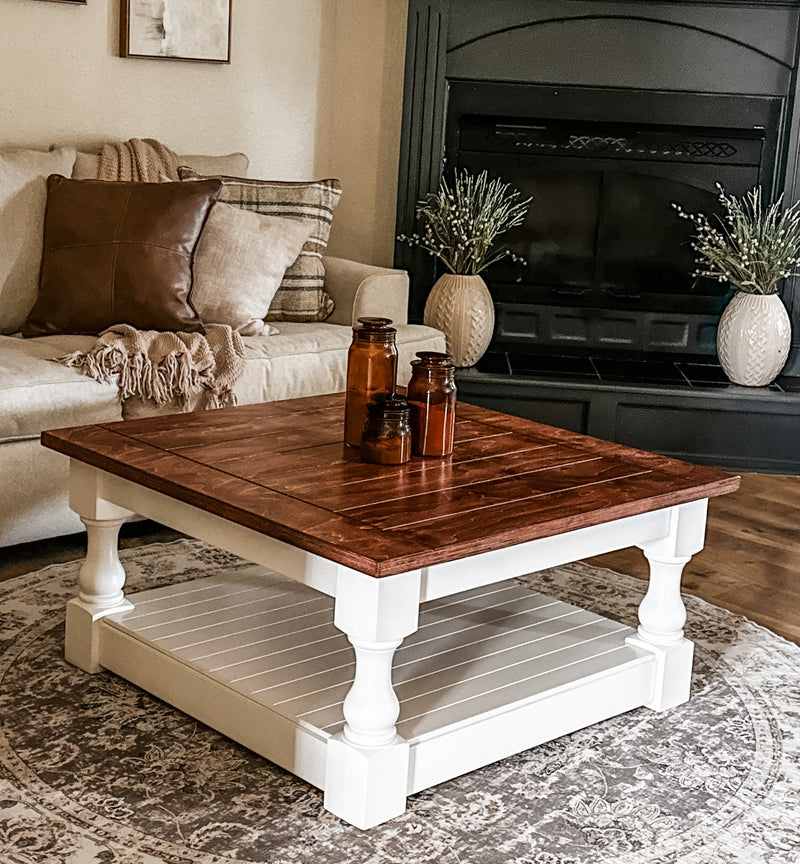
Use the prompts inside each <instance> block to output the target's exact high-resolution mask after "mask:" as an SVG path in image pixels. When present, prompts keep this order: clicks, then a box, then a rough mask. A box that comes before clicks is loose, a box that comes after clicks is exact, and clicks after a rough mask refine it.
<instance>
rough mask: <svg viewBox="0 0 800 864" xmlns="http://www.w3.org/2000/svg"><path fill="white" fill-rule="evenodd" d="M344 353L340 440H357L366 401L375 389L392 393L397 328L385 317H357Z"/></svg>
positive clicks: (373, 393) (348, 441)
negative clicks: (341, 433)
mask: <svg viewBox="0 0 800 864" xmlns="http://www.w3.org/2000/svg"><path fill="white" fill-rule="evenodd" d="M358 323H359V324H360V325H361V326H360V327H357V328H354V330H353V342H352V344H351V345H350V350H349V351H348V353H347V394H346V397H345V409H344V443H345V444H349V445H350V446H351V447H358V446H359V445H360V444H361V430H362V428H363V427H364V420H365V419H366V416H367V403H368V402H369V400H370V399H371V398H372V397H373V396H374V395H375V394H376V393H388V394H392V393H394V386H395V379H396V376H397V345H396V344H395V337H396V335H397V330H395V328H394V327H391V326H390V325H391V323H392V322H391V319H389V318H359V319H358Z"/></svg>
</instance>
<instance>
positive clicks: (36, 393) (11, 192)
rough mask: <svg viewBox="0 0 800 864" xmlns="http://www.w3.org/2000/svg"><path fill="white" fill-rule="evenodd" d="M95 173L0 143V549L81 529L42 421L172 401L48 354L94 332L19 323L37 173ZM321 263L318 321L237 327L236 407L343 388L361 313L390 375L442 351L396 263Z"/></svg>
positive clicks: (208, 167)
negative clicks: (381, 342)
mask: <svg viewBox="0 0 800 864" xmlns="http://www.w3.org/2000/svg"><path fill="white" fill-rule="evenodd" d="M179 161H180V162H181V164H182V165H184V166H188V168H189V169H191V170H193V171H195V172H199V173H200V174H218V175H231V176H238V177H246V176H247V167H248V166H247V157H246V156H244V155H243V154H230V155H228V156H219V157H206V156H191V155H188V156H182V157H179ZM96 171H97V154H96V153H79V152H78V151H76V150H75V149H73V148H69V147H57V148H50V149H49V150H41V151H36V150H0V546H10V545H13V544H18V543H25V542H30V541H34V540H39V539H43V538H47V537H55V536H59V535H63V534H69V533H73V532H76V531H81V530H83V526H82V524H81V523H80V520H79V519H78V518H77V516H76V515H75V514H74V513H73V512H72V511H71V510H70V509H69V506H68V491H67V490H68V473H69V465H68V462H69V460H68V459H67V458H65V457H63V456H61V455H60V454H57V453H54V452H52V451H50V450H47V449H45V448H43V447H42V446H41V444H40V443H39V438H40V433H41V432H42V431H43V430H45V429H53V428H60V427H65V426H74V425H83V424H92V423H102V422H111V421H118V420H122V419H126V418H133V417H142V416H148V415H151V414H154V413H157V412H175V411H178V410H180V409H179V408H178V406H177V405H175V404H167V405H163V406H157V405H155V404H153V403H152V402H149V401H147V400H145V399H142V398H138V397H135V396H134V397H130V398H127V399H125V400H122V399H121V398H120V395H119V388H118V387H117V382H116V381H115V380H114V379H113V377H112V378H111V380H107V381H99V380H94V379H93V378H90V377H88V376H87V375H85V374H83V373H82V372H81V371H79V370H77V369H75V368H71V367H68V366H66V365H63V364H61V363H58V362H54V358H56V357H63V356H64V355H68V354H72V353H73V352H76V351H88V350H89V349H90V348H91V346H92V345H94V343H95V341H96V335H93V334H86V333H84V334H76V333H54V334H48V335H39V336H34V337H30V338H24V337H23V336H22V335H21V333H20V332H19V331H20V327H21V326H22V322H24V321H25V319H26V316H28V315H29V313H30V312H31V307H32V304H33V303H34V301H36V295H35V292H34V293H31V289H30V286H31V284H32V283H33V284H34V285H36V280H37V279H38V274H39V271H40V268H41V258H42V239H41V238H42V232H43V220H44V217H45V205H46V201H47V198H46V194H47V193H46V179H47V177H48V176H49V175H51V174H60V175H62V176H64V177H68V178H79V179H89V178H92V177H93V176H96ZM345 194H346V190H345ZM317 257H319V256H317ZM320 261H321V264H322V267H323V268H324V290H325V293H326V296H327V297H328V298H329V301H328V302H329V303H332V307H333V308H332V311H330V313H329V314H327V316H326V317H325V318H324V320H313V321H312V320H294V321H293V320H285V319H286V316H283V317H281V318H280V320H276V321H272V322H271V324H270V326H269V327H266V328H264V329H265V332H263V333H261V334H258V335H243V336H242V340H243V344H244V360H245V367H244V372H243V374H242V375H241V377H240V378H239V379H238V381H237V383H236V385H235V388H234V395H235V399H236V401H237V402H238V404H249V403H255V402H268V401H273V400H279V399H288V398H293V397H298V396H311V395H318V394H323V393H332V392H337V391H341V390H344V388H345V377H346V369H347V351H348V348H349V345H350V342H351V339H352V328H353V327H354V326H356V322H357V319H358V318H360V317H362V316H367V315H380V316H383V317H388V318H391V319H392V321H393V322H394V325H395V326H396V327H397V344H398V383H399V384H405V383H406V382H407V381H408V378H409V377H410V371H411V367H410V362H411V360H412V359H413V358H414V355H415V353H416V352H417V351H443V350H445V341H444V336H443V334H441V333H440V332H439V331H437V330H434V329H432V328H430V327H426V326H423V325H412V324H409V323H408V322H407V302H408V275H407V273H406V272H405V271H402V270H394V269H389V268H383V267H376V266H371V265H367V264H362V263H357V262H354V261H350V260H346V259H344V258H338V257H331V256H327V255H325V254H322V256H321V258H320ZM20 286H22V287H20ZM328 308H329V307H328ZM275 330H277V332H274V331H275ZM190 407H197V406H190Z"/></svg>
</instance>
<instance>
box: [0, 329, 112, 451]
mask: <svg viewBox="0 0 800 864" xmlns="http://www.w3.org/2000/svg"><path fill="white" fill-rule="evenodd" d="M95 341H96V340H95V337H94V336H42V337H39V338H36V339H20V338H17V337H15V336H0V442H6V441H13V440H19V439H25V438H38V437H39V433H40V432H41V431H42V430H43V429H57V428H60V427H62V426H83V425H85V424H89V423H104V422H106V421H109V420H120V419H122V408H121V406H120V402H119V396H118V390H117V385H116V382H115V381H110V382H108V383H102V382H99V381H94V380H92V379H91V378H88V377H87V376H85V375H80V374H77V373H76V372H75V370H74V369H69V368H67V367H66V366H62V365H61V364H60V363H54V362H53V361H52V360H51V359H50V358H52V357H60V356H62V355H64V354H68V353H71V352H72V351H79V350H80V351H86V350H88V349H89V348H90V347H91V346H92V345H94V343H95Z"/></svg>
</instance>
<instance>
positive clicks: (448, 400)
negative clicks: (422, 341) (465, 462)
mask: <svg viewBox="0 0 800 864" xmlns="http://www.w3.org/2000/svg"><path fill="white" fill-rule="evenodd" d="M417 357H418V359H417V360H412V361H411V380H410V381H409V383H408V401H409V404H410V405H411V442H412V444H411V446H412V452H413V453H414V455H415V456H449V455H450V454H451V453H452V452H453V439H454V437H455V422H456V381H455V377H454V376H455V371H456V370H455V366H454V365H453V363H452V361H451V359H450V356H449V355H448V354H441V353H439V352H438V351H418V352H417Z"/></svg>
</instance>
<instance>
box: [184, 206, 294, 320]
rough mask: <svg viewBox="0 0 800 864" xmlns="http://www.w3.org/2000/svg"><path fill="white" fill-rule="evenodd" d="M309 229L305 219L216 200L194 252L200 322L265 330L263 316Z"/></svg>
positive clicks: (194, 290) (194, 294)
mask: <svg viewBox="0 0 800 864" xmlns="http://www.w3.org/2000/svg"><path fill="white" fill-rule="evenodd" d="M310 233H311V226H310V225H309V224H308V223H307V222H305V221H303V220H299V219H284V218H281V217H279V216H264V215H262V214H260V213H252V212H250V211H249V210H241V209H239V208H238V207H234V206H233V205H231V204H220V203H217V204H215V205H214V207H213V208H212V210H211V213H210V214H209V217H208V219H207V221H206V224H205V226H204V227H203V233H202V234H201V235H200V240H199V241H198V244H197V247H196V249H195V253H194V287H193V288H192V303H193V304H194V307H195V309H197V312H198V314H199V315H200V317H201V318H202V319H203V322H204V323H206V324H229V325H230V326H231V327H233V328H234V330H238V331H239V332H240V333H242V334H243V335H245V336H260V335H265V334H268V333H269V332H270V329H271V328H270V327H269V325H267V324H265V323H264V321H263V318H264V317H265V315H266V314H267V310H268V309H269V305H270V303H271V302H272V298H273V297H274V296H275V292H276V291H277V290H278V286H279V285H280V284H281V279H282V278H283V274H284V273H285V272H286V268H287V267H289V265H290V264H292V262H293V261H294V260H295V259H296V258H297V256H298V254H299V252H300V250H301V249H302V247H303V244H304V243H305V242H306V241H307V240H308V237H309V234H310Z"/></svg>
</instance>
